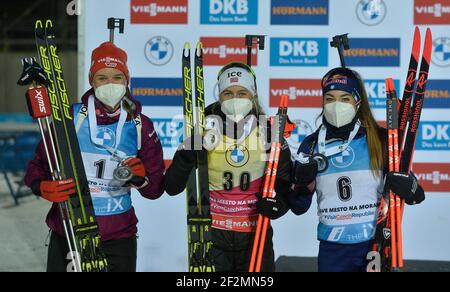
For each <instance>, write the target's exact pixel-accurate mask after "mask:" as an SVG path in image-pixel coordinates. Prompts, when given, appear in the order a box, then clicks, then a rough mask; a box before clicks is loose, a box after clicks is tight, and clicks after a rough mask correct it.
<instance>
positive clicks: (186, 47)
mask: <svg viewBox="0 0 450 292" xmlns="http://www.w3.org/2000/svg"><path fill="white" fill-rule="evenodd" d="M183 49H184V50H190V49H191V43H189V42H185V43H184V46H183Z"/></svg>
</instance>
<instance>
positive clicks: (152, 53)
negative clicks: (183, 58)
mask: <svg viewBox="0 0 450 292" xmlns="http://www.w3.org/2000/svg"><path fill="white" fill-rule="evenodd" d="M173 51H174V49H173V45H172V43H171V42H170V40H169V39H168V38H165V37H163V36H156V37H153V38H151V39H150V40H149V41H148V42H147V43H146V44H145V57H146V58H147V61H149V62H150V63H152V64H153V65H156V66H162V65H165V64H167V63H169V62H170V60H171V59H172V56H173Z"/></svg>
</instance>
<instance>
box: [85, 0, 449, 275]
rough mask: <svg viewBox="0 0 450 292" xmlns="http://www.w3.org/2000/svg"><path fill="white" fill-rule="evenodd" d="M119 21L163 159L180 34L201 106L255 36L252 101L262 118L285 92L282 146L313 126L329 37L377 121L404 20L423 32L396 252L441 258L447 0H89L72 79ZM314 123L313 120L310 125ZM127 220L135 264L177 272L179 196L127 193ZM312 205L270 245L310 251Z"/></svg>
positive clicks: (401, 54)
mask: <svg viewBox="0 0 450 292" xmlns="http://www.w3.org/2000/svg"><path fill="white" fill-rule="evenodd" d="M108 17H120V18H125V19H126V27H125V34H124V35H117V36H116V43H117V45H119V46H120V47H122V48H124V49H125V50H126V51H127V52H128V55H129V61H128V64H129V67H130V72H131V76H132V78H131V85H130V87H131V92H132V93H133V95H134V96H135V97H136V98H137V99H138V100H140V101H141V102H142V104H143V105H144V113H145V114H147V115H148V116H150V117H151V118H152V119H153V121H154V123H155V126H156V130H157V132H158V135H159V137H160V138H161V141H162V144H163V146H164V157H165V159H166V160H167V161H168V163H169V162H170V160H171V158H172V157H173V154H174V151H175V148H176V146H177V145H178V144H179V142H180V140H181V138H182V137H181V133H182V129H183V122H182V120H183V119H182V116H181V114H182V107H181V95H182V89H181V84H182V83H181V54H182V48H183V44H184V42H185V41H189V42H191V44H192V47H195V43H196V42H197V41H198V40H199V39H201V40H202V42H203V44H204V46H205V50H204V53H205V79H206V92H207V95H206V97H207V103H208V104H209V103H212V102H214V101H215V100H216V96H217V93H216V92H215V90H216V77H217V76H216V74H217V72H218V70H219V68H220V66H222V65H225V64H226V63H227V62H230V61H236V60H242V61H243V60H245V57H246V49H245V46H244V38H243V36H244V35H245V34H264V35H267V38H266V49H265V50H264V51H259V52H257V51H256V49H255V50H254V51H253V60H254V69H255V71H256V74H257V78H258V88H259V97H260V99H261V102H262V104H263V105H264V106H265V108H266V109H267V111H268V112H270V113H271V114H273V113H274V112H275V110H276V107H277V105H278V101H279V98H280V96H281V95H282V94H288V95H289V102H290V109H289V114H290V117H291V118H292V119H293V120H295V121H296V122H297V125H298V128H297V130H296V131H295V133H294V134H293V135H292V137H291V138H290V141H289V142H290V143H291V146H292V149H296V148H297V147H298V145H299V143H300V142H301V141H302V139H303V138H304V137H305V136H306V135H308V134H310V133H312V132H313V131H314V130H315V129H316V128H317V126H318V122H317V121H316V118H317V115H318V114H319V113H320V107H321V103H322V98H321V95H322V92H321V88H320V78H321V77H322V76H323V75H324V74H325V73H326V72H327V71H328V70H329V69H331V68H333V67H336V66H338V65H339V58H338V55H337V52H336V50H335V49H331V48H330V47H329V41H330V38H331V37H332V36H333V35H336V34H342V33H349V38H350V45H351V50H350V51H348V52H346V62H347V64H348V65H349V66H351V67H353V68H354V69H356V70H357V71H359V72H360V73H361V74H362V76H363V78H364V79H365V85H366V88H367V92H368V94H369V97H370V103H371V106H372V108H373V111H374V113H375V115H376V118H377V119H378V120H379V121H380V122H382V121H383V120H384V119H385V109H384V108H385V86H384V78H386V77H392V78H394V80H395V85H396V88H397V90H398V92H399V93H400V94H399V95H401V93H402V88H403V86H404V80H405V77H406V72H407V66H408V62H409V57H410V51H411V42H412V35H413V30H414V25H420V28H421V32H422V40H423V38H424V35H425V27H427V26H429V27H431V28H432V32H433V45H434V46H433V57H432V64H431V69H430V76H429V79H430V81H429V83H428V88H427V89H428V90H427V93H426V101H425V108H424V110H423V115H422V117H423V119H422V120H423V122H422V123H421V126H420V132H419V135H418V139H417V145H416V147H417V151H416V153H415V164H414V171H415V173H416V175H417V176H418V178H419V179H420V181H421V183H422V184H423V186H424V187H425V189H426V191H427V194H428V198H427V201H425V202H424V203H423V204H422V205H420V206H417V207H414V208H412V207H407V208H406V211H405V216H404V244H405V248H404V252H405V258H410V259H434V260H450V251H449V250H448V247H449V246H450V232H449V231H448V228H447V226H448V225H449V224H450V215H449V214H450V212H448V209H449V208H450V117H449V113H450V112H449V108H450V82H449V78H450V74H449V72H450V34H449V33H450V1H449V0H401V1H398V0H361V1H360V0H345V1H342V0H339V1H338V0H329V1H328V0H261V1H258V0H191V1H188V0H95V1H94V0H92V1H86V3H85V12H84V14H83V15H82V18H81V19H84V20H83V21H82V23H81V27H84V29H81V30H80V35H81V36H82V38H81V39H80V40H82V42H80V43H81V44H84V45H81V46H80V52H86V53H85V54H84V60H85V64H84V66H85V68H84V71H83V74H84V81H83V84H81V87H82V88H83V89H87V88H88V87H89V84H88V83H87V80H88V78H87V76H88V75H87V74H88V68H89V62H90V52H91V51H92V50H93V49H94V48H95V47H96V46H98V45H99V44H100V43H101V42H103V41H106V40H107V39H108V31H107V30H106V19H107V18H108ZM319 122H320V121H319ZM134 204H135V206H136V209H137V212H138V215H139V218H140V220H141V221H140V225H139V235H140V239H139V259H138V266H139V270H141V271H184V270H186V266H187V264H186V258H187V255H186V250H187V245H186V227H185V226H186V217H185V216H186V215H185V196H184V194H182V195H180V196H178V197H174V198H172V197H169V196H167V195H164V196H163V197H162V198H161V199H160V200H157V201H154V202H152V201H146V200H143V199H141V198H140V197H139V195H138V194H137V193H135V195H134ZM314 208H316V206H312V207H311V210H310V211H309V212H308V214H306V215H304V216H302V217H296V216H294V215H293V214H288V215H286V216H285V217H283V218H281V219H280V220H277V221H276V222H274V223H273V225H274V228H275V236H274V241H275V252H276V255H277V257H278V256H280V255H297V256H315V255H317V248H318V244H317V241H316V239H315V236H316V235H315V234H316V224H317V217H316V211H315V210H314Z"/></svg>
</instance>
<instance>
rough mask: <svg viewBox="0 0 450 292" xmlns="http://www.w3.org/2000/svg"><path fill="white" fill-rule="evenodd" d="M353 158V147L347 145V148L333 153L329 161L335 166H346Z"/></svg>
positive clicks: (350, 163)
mask: <svg viewBox="0 0 450 292" xmlns="http://www.w3.org/2000/svg"><path fill="white" fill-rule="evenodd" d="M354 160H355V152H354V151H353V148H352V147H350V146H348V147H347V149H345V150H344V151H342V152H341V153H339V154H337V155H335V156H334V157H333V158H332V159H331V163H332V164H333V165H334V166H335V167H337V168H346V167H349V166H350V165H352V163H353V161H354Z"/></svg>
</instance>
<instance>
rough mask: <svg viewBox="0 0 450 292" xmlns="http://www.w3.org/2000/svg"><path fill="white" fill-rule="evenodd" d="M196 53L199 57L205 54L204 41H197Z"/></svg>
mask: <svg viewBox="0 0 450 292" xmlns="http://www.w3.org/2000/svg"><path fill="white" fill-rule="evenodd" d="M195 55H196V56H197V57H199V58H201V57H202V56H203V43H202V42H200V41H199V42H197V45H196V46H195Z"/></svg>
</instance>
